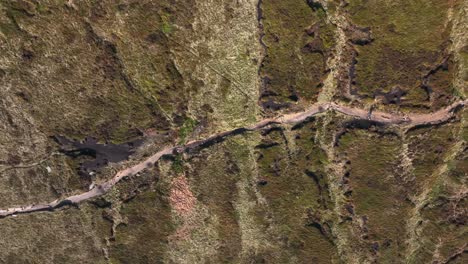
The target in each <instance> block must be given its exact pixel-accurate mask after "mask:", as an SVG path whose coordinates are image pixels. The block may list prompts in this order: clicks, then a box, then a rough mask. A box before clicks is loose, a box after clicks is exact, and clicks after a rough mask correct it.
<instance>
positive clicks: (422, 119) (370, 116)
mask: <svg viewBox="0 0 468 264" xmlns="http://www.w3.org/2000/svg"><path fill="white" fill-rule="evenodd" d="M466 104H468V100H464V101H459V102H455V103H453V104H452V105H450V106H448V107H446V108H444V109H441V110H439V111H437V112H433V113H430V114H409V115H401V114H391V113H386V112H381V111H374V112H371V113H370V112H369V111H367V110H364V109H360V108H353V107H349V106H344V105H339V104H336V103H317V104H314V105H312V106H311V107H310V108H308V109H307V110H306V111H304V112H299V113H294V114H287V115H284V116H280V117H277V118H271V119H264V120H261V121H260V122H258V123H256V124H254V125H252V126H249V127H241V128H236V129H233V130H230V131H225V132H220V133H217V134H214V135H211V136H209V137H207V138H205V139H201V140H193V141H190V142H188V143H187V144H185V145H183V146H172V147H166V148H164V149H162V150H160V151H158V152H157V153H155V154H154V155H152V156H151V157H149V158H148V159H146V160H144V161H142V162H140V163H138V164H136V165H134V166H132V167H129V168H126V169H124V170H121V171H119V172H117V174H116V175H115V176H114V177H113V178H112V179H110V180H108V181H106V182H104V183H101V184H98V185H96V186H95V187H94V188H93V189H91V190H89V191H87V192H84V193H80V194H76V195H73V196H69V197H66V198H63V199H61V200H55V201H53V202H50V203H45V204H38V205H34V204H32V205H26V206H21V207H13V208H8V209H0V217H7V216H12V215H16V214H25V213H32V212H38V211H52V210H54V209H57V208H60V207H63V206H66V205H72V204H78V203H81V202H83V201H86V200H90V199H92V198H95V197H98V196H101V195H103V194H105V193H107V192H108V191H109V190H110V189H112V188H113V187H114V185H116V184H117V183H118V182H119V181H121V180H122V179H123V178H126V177H131V176H134V175H136V174H138V173H139V172H142V171H143V170H145V169H146V168H148V167H151V166H153V165H154V164H155V163H156V162H157V161H158V160H159V159H160V158H161V157H163V156H164V155H175V154H177V153H182V152H184V151H187V150H191V149H196V148H200V147H206V146H209V145H211V144H215V143H217V142H219V141H221V140H223V139H224V138H226V137H229V136H233V135H238V134H241V133H244V132H246V131H255V130H260V129H262V128H264V127H266V126H269V125H272V124H297V123H301V122H304V121H306V120H307V118H309V117H312V116H314V115H317V114H320V113H323V112H326V111H336V112H339V113H341V114H344V115H347V116H351V117H354V118H356V119H365V120H370V121H375V122H378V123H383V124H389V125H402V126H405V127H407V128H411V127H414V126H420V125H435V124H440V123H442V122H445V121H447V120H449V119H450V118H452V117H453V115H454V113H455V111H456V110H457V109H458V108H461V107H464V106H465V105H466Z"/></svg>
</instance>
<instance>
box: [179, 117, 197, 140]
mask: <svg viewBox="0 0 468 264" xmlns="http://www.w3.org/2000/svg"><path fill="white" fill-rule="evenodd" d="M197 125H198V122H197V121H196V120H194V119H192V118H190V117H187V118H186V119H185V120H184V123H183V124H182V127H181V128H180V129H179V144H184V143H185V142H186V141H187V137H188V136H190V134H192V132H193V130H194V129H195V127H196V126H197Z"/></svg>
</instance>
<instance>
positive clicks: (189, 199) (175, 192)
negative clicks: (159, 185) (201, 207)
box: [169, 176, 196, 216]
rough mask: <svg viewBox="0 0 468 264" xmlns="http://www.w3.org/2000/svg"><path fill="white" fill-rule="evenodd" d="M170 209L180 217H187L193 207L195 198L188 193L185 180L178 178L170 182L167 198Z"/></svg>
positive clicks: (182, 177)
mask: <svg viewBox="0 0 468 264" xmlns="http://www.w3.org/2000/svg"><path fill="white" fill-rule="evenodd" d="M169 199H170V203H171V206H172V208H174V210H175V211H176V212H177V213H178V214H179V215H180V216H188V215H189V214H190V213H191V212H192V210H193V208H194V207H195V202H196V199H195V196H193V194H192V192H191V191H190V188H189V184H188V182H187V178H185V176H179V177H177V178H174V179H173V180H172V184H171V193H170V196H169Z"/></svg>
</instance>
